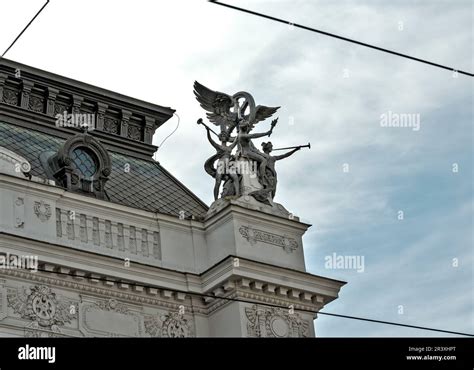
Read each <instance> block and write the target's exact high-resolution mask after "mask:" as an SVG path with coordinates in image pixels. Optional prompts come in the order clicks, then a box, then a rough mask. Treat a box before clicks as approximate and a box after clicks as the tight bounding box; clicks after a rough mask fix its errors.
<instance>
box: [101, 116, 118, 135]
mask: <svg viewBox="0 0 474 370" xmlns="http://www.w3.org/2000/svg"><path fill="white" fill-rule="evenodd" d="M118 127H119V122H118V120H116V119H112V118H108V117H106V118H105V119H104V131H106V132H110V133H111V134H118Z"/></svg>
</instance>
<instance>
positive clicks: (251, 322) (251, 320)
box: [245, 305, 309, 338]
mask: <svg viewBox="0 0 474 370" xmlns="http://www.w3.org/2000/svg"><path fill="white" fill-rule="evenodd" d="M245 315H246V317H247V320H248V323H247V334H248V336H249V337H259V338H260V337H274V338H289V337H296V338H298V337H307V336H309V332H308V326H309V322H308V321H306V320H303V319H302V318H301V315H300V314H299V313H296V312H294V311H292V309H288V310H285V309H282V308H277V307H265V306H258V305H253V306H252V307H247V308H245Z"/></svg>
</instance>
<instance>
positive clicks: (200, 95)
mask: <svg viewBox="0 0 474 370" xmlns="http://www.w3.org/2000/svg"><path fill="white" fill-rule="evenodd" d="M194 95H195V96H196V99H197V101H198V102H199V104H200V105H201V107H202V108H204V109H205V110H206V111H208V112H209V113H207V114H206V115H207V119H208V120H209V121H211V122H212V123H214V124H215V125H216V126H221V127H222V128H223V129H225V128H226V127H227V126H228V125H230V124H231V123H233V122H234V121H235V119H236V117H237V114H236V113H232V112H231V111H230V108H232V107H233V106H234V100H233V99H232V97H231V96H230V95H227V94H225V93H221V92H219V91H213V90H211V89H209V88H207V87H206V86H204V85H201V84H200V83H199V82H197V81H194Z"/></svg>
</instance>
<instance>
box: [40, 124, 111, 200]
mask: <svg viewBox="0 0 474 370" xmlns="http://www.w3.org/2000/svg"><path fill="white" fill-rule="evenodd" d="M40 159H41V162H42V164H43V167H45V170H46V171H47V173H48V174H49V175H50V176H51V177H53V178H54V179H55V180H56V181H57V183H59V184H61V185H62V186H63V187H64V188H66V189H68V190H71V191H76V192H81V193H89V195H93V196H95V197H97V198H100V199H104V198H105V195H106V194H105V183H106V182H107V180H108V177H109V175H110V173H111V168H112V167H111V162H110V157H109V154H108V152H107V150H106V149H105V147H104V146H103V145H102V144H101V143H100V142H99V141H98V140H96V139H94V138H93V137H92V136H91V135H90V134H88V133H80V134H76V135H74V136H73V137H71V138H69V139H68V140H66V142H65V143H64V144H63V146H62V147H60V148H59V150H58V152H57V153H51V152H47V153H43V155H41V156H40Z"/></svg>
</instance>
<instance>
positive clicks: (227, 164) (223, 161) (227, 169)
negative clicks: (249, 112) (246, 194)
mask: <svg viewBox="0 0 474 370" xmlns="http://www.w3.org/2000/svg"><path fill="white" fill-rule="evenodd" d="M201 121H202V120H201ZM201 121H198V122H199V124H203V123H202V122H201ZM204 127H205V128H206V130H207V139H208V140H209V142H210V143H211V145H212V146H213V147H214V148H215V149H216V151H217V153H216V155H215V156H212V157H211V158H212V163H208V164H207V165H208V166H212V165H213V164H214V162H215V161H216V160H217V168H216V169H215V170H214V171H212V172H214V176H213V177H214V178H215V179H216V183H215V185H214V200H217V198H218V197H219V188H220V186H221V182H222V180H223V178H224V177H225V176H228V177H230V179H231V180H232V184H233V186H234V195H239V194H240V190H239V178H238V176H237V174H236V173H235V171H233V170H232V168H231V161H232V160H233V156H232V149H234V147H235V146H236V145H237V144H238V143H239V140H238V137H235V138H234V140H233V142H232V144H230V145H227V141H226V135H225V134H222V133H221V134H220V135H219V139H220V140H221V144H220V145H219V144H218V143H216V142H215V141H214V140H212V137H211V129H210V128H209V127H207V126H205V125H204ZM225 180H227V178H225Z"/></svg>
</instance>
